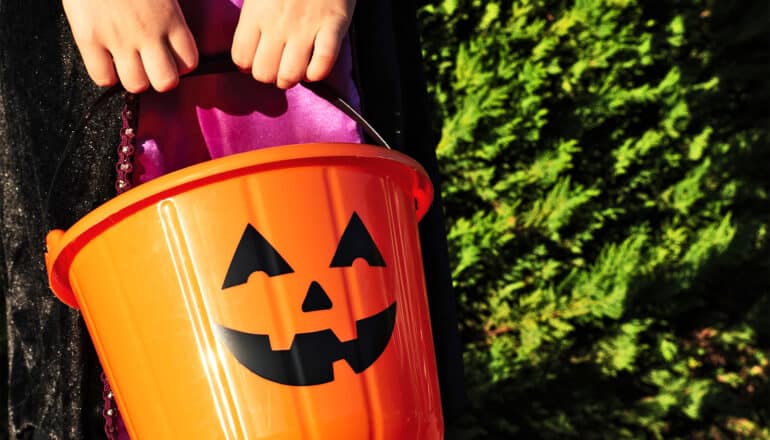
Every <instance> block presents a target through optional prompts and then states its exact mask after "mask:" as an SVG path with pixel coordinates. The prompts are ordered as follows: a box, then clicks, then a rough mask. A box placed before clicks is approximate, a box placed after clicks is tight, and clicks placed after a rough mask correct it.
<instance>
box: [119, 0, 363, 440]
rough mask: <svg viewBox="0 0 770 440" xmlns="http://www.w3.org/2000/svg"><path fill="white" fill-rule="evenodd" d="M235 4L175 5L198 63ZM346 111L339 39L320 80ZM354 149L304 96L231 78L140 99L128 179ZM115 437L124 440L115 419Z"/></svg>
mask: <svg viewBox="0 0 770 440" xmlns="http://www.w3.org/2000/svg"><path fill="white" fill-rule="evenodd" d="M242 3H243V0H181V1H180V4H181V6H182V9H183V10H184V13H185V18H186V19H187V23H188V25H189V26H190V30H191V31H192V33H193V35H194V36H195V40H196V43H197V45H198V50H199V52H200V54H201V56H206V55H216V54H229V53H230V45H231V43H232V36H233V32H234V31H235V26H236V23H237V21H238V15H239V13H240V8H241V5H242ZM325 82H326V83H327V84H328V85H329V86H331V88H332V89H334V90H335V91H336V92H337V93H338V94H339V95H340V96H341V97H343V98H345V99H346V100H347V101H348V103H350V104H351V105H353V106H354V107H356V108H357V107H358V106H359V97H358V92H357V90H356V86H355V83H354V82H353V74H352V58H351V49H350V44H349V42H348V40H347V39H346V40H345V42H344V44H343V47H342V49H341V50H340V55H339V58H338V60H337V64H336V65H335V67H334V69H333V70H332V73H331V75H330V76H329V78H327V80H326V81H325ZM309 142H353V143H360V142H361V135H360V131H359V129H358V127H357V125H356V123H355V122H354V121H353V120H351V119H350V118H348V117H347V116H346V115H345V114H343V113H342V112H341V111H339V110H338V109H337V108H336V107H334V106H332V105H331V104H329V103H328V102H327V101H326V100H324V99H323V98H320V97H319V96H317V95H315V94H314V93H313V92H311V91H310V90H308V89H306V88H304V87H303V86H302V85H298V86H296V87H294V88H292V89H290V90H287V91H282V90H280V89H278V88H276V87H275V86H272V85H265V84H261V83H258V82H257V81H255V80H254V79H253V78H252V77H251V76H249V75H246V74H242V73H238V72H232V73H222V74H210V75H202V76H194V77H190V78H184V79H182V80H181V82H180V84H179V86H178V87H177V88H176V89H174V90H172V91H170V92H167V93H162V94H160V93H155V92H147V93H145V94H143V95H142V96H141V98H140V107H139V122H138V127H137V138H136V146H137V149H136V155H135V159H134V173H133V180H134V183H135V184H140V183H142V182H147V181H149V180H152V179H154V178H156V177H158V176H161V175H163V174H166V173H169V172H172V171H175V170H178V169H181V168H184V167H186V166H189V165H193V164H196V163H199V162H202V161H205V160H209V159H216V158H218V157H222V156H227V155H229V154H235V153H241V152H245V151H251V150H256V149H260V148H267V147H273V146H280V145H290V144H299V143H309ZM117 425H118V438H119V439H121V440H124V439H125V440H128V439H129V437H128V434H127V432H126V430H125V427H124V425H123V423H122V420H117Z"/></svg>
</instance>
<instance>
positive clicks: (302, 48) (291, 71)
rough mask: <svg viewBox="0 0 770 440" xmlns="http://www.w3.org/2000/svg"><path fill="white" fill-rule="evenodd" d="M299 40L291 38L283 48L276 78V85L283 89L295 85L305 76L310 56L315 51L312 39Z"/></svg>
mask: <svg viewBox="0 0 770 440" xmlns="http://www.w3.org/2000/svg"><path fill="white" fill-rule="evenodd" d="M299 41H301V42H299ZM299 41H297V40H290V41H288V42H287V43H286V47H284V49H283V54H282V56H281V62H280V67H279V68H278V77H277V79H276V85H277V86H278V87H279V88H281V89H288V88H291V87H294V86H295V85H297V83H298V82H300V81H302V79H303V78H305V72H306V71H307V66H308V63H309V62H310V56H311V55H312V53H313V45H312V40H311V41H303V40H299Z"/></svg>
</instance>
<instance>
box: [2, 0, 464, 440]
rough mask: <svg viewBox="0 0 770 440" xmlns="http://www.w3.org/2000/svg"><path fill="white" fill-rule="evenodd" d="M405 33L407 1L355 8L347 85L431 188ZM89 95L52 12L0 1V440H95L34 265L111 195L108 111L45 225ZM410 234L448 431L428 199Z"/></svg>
mask: <svg viewBox="0 0 770 440" xmlns="http://www.w3.org/2000/svg"><path fill="white" fill-rule="evenodd" d="M414 20H415V15H414V6H413V5H412V4H411V3H410V2H402V1H394V2H392V3H391V2H366V1H360V2H359V5H358V9H357V11H356V16H355V19H354V25H353V28H354V29H353V42H354V48H355V55H354V56H355V64H356V73H357V82H358V84H359V87H360V89H361V95H362V104H363V107H364V113H365V114H366V115H367V117H368V118H370V119H371V121H372V122H373V124H374V125H375V126H376V127H377V128H378V129H379V130H380V131H382V133H383V135H384V136H385V137H386V138H387V139H388V140H389V141H391V142H392V143H393V144H394V145H395V146H396V147H397V148H399V149H400V150H402V151H405V152H406V153H408V154H410V155H412V156H413V157H415V158H416V159H417V160H418V161H420V162H421V163H422V164H423V166H424V167H425V168H426V169H427V170H428V172H429V174H430V175H431V179H432V180H433V182H434V184H435V185H438V184H439V183H440V182H439V177H438V172H437V165H436V158H435V152H434V146H435V140H436V139H435V136H434V134H433V133H431V132H430V131H429V127H430V124H429V121H428V119H427V114H428V113H427V105H426V101H425V91H424V83H423V78H422V75H421V72H420V52H419V46H418V38H417V33H416V26H415V22H414ZM396 30H398V32H396ZM98 93H99V90H98V89H97V88H96V87H94V86H93V85H92V84H91V82H90V80H89V79H88V77H87V76H86V74H85V71H84V69H83V66H82V62H81V61H80V58H79V56H78V55H77V51H76V48H75V47H74V44H73V42H72V39H71V36H70V33H69V30H68V27H67V24H66V21H65V19H64V16H63V13H62V11H61V5H60V3H59V2H49V1H42V0H24V1H22V0H0V212H1V213H2V214H1V215H2V225H1V226H0V227H1V228H2V229H1V230H0V258H2V263H3V265H2V266H1V267H0V288H2V292H3V298H4V306H5V319H6V326H5V328H7V353H6V355H7V359H8V362H7V365H8V367H7V370H5V369H0V373H2V374H4V377H3V378H2V379H3V380H2V385H3V388H2V391H3V394H4V397H6V398H7V414H6V416H7V426H8V434H9V435H8V437H9V438H20V439H92V438H94V439H96V438H104V434H103V431H102V426H103V422H102V420H101V417H100V415H99V406H100V401H101V382H100V380H99V377H98V374H99V368H98V361H97V360H96V357H95V354H94V352H93V348H92V346H91V343H90V340H89V338H88V335H87V333H86V331H85V329H84V326H83V324H82V320H81V319H80V316H79V314H78V313H77V312H75V311H73V310H70V309H68V308H67V307H66V306H64V305H62V304H61V303H59V302H58V301H57V300H56V299H55V298H54V297H53V295H52V294H51V292H50V291H49V290H48V286H47V281H46V279H45V269H44V265H43V241H44V235H45V232H46V231H47V229H48V227H49V225H54V226H57V227H68V226H69V225H71V224H72V223H73V222H74V221H75V220H76V219H78V218H80V217H81V216H83V215H84V214H85V213H87V212H88V211H90V210H91V209H93V208H94V207H95V206H97V205H99V204H100V203H102V202H103V201H105V200H107V199H108V198H109V197H111V196H112V195H113V193H114V190H113V188H112V185H113V182H114V168H113V166H114V161H115V157H114V149H115V146H116V145H117V142H118V138H117V134H118V130H119V126H120V125H119V124H120V119H119V103H118V102H114V103H112V105H110V106H108V107H106V108H104V111H103V112H101V113H100V115H99V116H98V117H97V118H96V119H95V120H94V121H92V122H91V124H90V128H89V129H88V130H87V131H86V133H85V135H84V137H83V139H82V142H81V143H80V145H79V147H78V148H77V150H76V151H75V152H74V153H73V154H72V155H71V156H70V158H69V159H68V160H67V161H66V162H65V165H64V172H63V174H62V175H61V177H60V178H59V179H58V182H57V184H56V187H55V191H54V197H53V200H54V203H52V205H53V206H52V208H53V209H52V210H53V212H52V216H51V219H50V222H49V221H48V220H47V218H46V210H47V208H46V207H45V206H44V205H45V199H46V195H47V190H48V185H49V183H50V181H51V177H52V174H53V172H54V169H55V167H56V164H57V162H58V160H59V156H60V152H61V149H62V148H63V146H64V145H65V143H66V138H67V136H68V135H69V133H70V132H71V130H72V129H73V127H74V125H75V124H76V123H77V121H78V119H79V118H80V117H81V116H82V115H83V113H84V111H85V110H86V108H87V106H88V105H89V104H90V103H91V102H93V100H94V99H95V98H96V96H97V95H98ZM420 231H421V235H422V250H423V256H424V261H425V266H426V278H427V280H426V281H427V284H428V291H429V300H430V307H431V319H432V325H433V329H434V340H435V342H436V351H437V360H438V365H439V372H440V374H439V375H440V384H441V392H442V398H443V400H444V409H445V415H446V418H447V419H449V418H451V417H452V415H453V414H455V413H456V412H457V410H458V408H459V407H460V405H461V404H462V402H463V393H462V367H461V365H462V364H461V359H460V345H459V340H458V338H457V331H456V318H455V306H454V297H453V295H452V292H451V284H450V278H449V267H448V264H447V251H446V238H445V231H444V226H443V216H442V214H441V209H440V199H439V198H437V200H436V203H434V206H433V209H431V211H430V212H429V213H428V215H427V216H426V218H425V219H424V220H423V222H422V224H421V226H420ZM2 414H3V412H2V411H0V415H2ZM0 438H2V432H1V431H0Z"/></svg>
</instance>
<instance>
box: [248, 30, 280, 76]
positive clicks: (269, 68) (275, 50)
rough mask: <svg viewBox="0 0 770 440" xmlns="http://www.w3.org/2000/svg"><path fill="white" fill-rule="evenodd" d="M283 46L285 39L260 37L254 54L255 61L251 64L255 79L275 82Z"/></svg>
mask: <svg viewBox="0 0 770 440" xmlns="http://www.w3.org/2000/svg"><path fill="white" fill-rule="evenodd" d="M283 48H284V42H283V41H275V40H270V39H268V38H261V39H260V41H259V46H258V47H257V53H256V54H254V63H253V64H252V66H251V75H252V76H253V77H254V79H256V80H257V81H259V82H262V83H265V84H274V83H275V80H276V78H277V76H278V66H279V65H280V63H281V55H282V53H283Z"/></svg>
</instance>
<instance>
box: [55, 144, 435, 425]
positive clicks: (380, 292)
mask: <svg viewBox="0 0 770 440" xmlns="http://www.w3.org/2000/svg"><path fill="white" fill-rule="evenodd" d="M432 195H433V193H432V188H431V185H430V181H429V179H428V177H427V175H426V173H425V171H424V170H423V169H422V168H421V167H420V166H419V165H418V164H417V163H416V162H415V161H414V160H412V159H411V158H408V157H407V156H404V155H402V154H400V153H397V152H393V151H389V150H386V149H384V148H380V147H373V146H366V145H353V144H305V145H294V146H284V147H279V148H271V149H265V150H260V151H254V152H250V153H243V154H238V155H235V156H229V157H225V158H222V159H217V160H213V161H210V162H206V163H202V164H199V165H196V166H193V167H189V168H186V169H184V170H181V171H177V172H175V173H171V174H168V175H166V176H163V177H160V178H158V179H156V180H153V181H151V182H149V183H146V184H144V185H141V186H139V187H137V188H134V189H132V190H130V191H128V192H126V193H124V194H122V195H120V196H118V197H116V198H114V199H113V200H110V201H109V202H107V203H105V204H104V205H102V206H100V207H98V208H97V209H96V210H94V211H93V212H91V213H90V214H88V215H87V216H86V217H84V218H83V219H82V220H80V221H79V222H78V223H76V224H75V225H74V226H73V227H72V228H70V229H69V230H68V231H66V232H63V231H61V230H56V231H52V232H51V233H50V234H49V235H48V238H47V241H48V253H47V254H46V265H47V268H48V273H49V280H50V283H51V287H52V289H53V290H54V292H55V293H56V295H57V296H58V297H59V298H60V299H61V300H62V301H63V302H65V303H66V304H68V305H70V306H72V307H77V308H80V310H81V311H82V314H83V317H84V319H85V322H86V324H87V326H88V329H89V332H90V334H91V337H92V339H93V341H94V344H95V346H96V349H97V352H98V354H99V358H100V360H101V362H102V365H103V366H104V370H105V372H106V374H107V376H108V378H109V381H110V384H111V385H112V387H113V390H114V393H115V396H116V399H117V403H118V407H119V409H120V411H121V414H122V415H123V418H124V421H125V422H126V425H127V428H128V431H129V434H130V435H131V437H132V438H134V439H298V438H308V439H363V438H377V439H436V438H441V437H442V435H443V422H442V416H441V400H440V397H439V390H438V382H437V379H436V377H437V376H436V365H435V359H434V351H433V346H432V337H431V330H430V318H429V314H428V306H427V299H426V294H425V285H424V275H423V271H422V259H421V256H420V247H419V240H418V230H417V222H418V221H419V219H420V218H421V217H422V216H423V215H424V214H425V211H426V210H427V209H428V207H429V205H430V203H431V200H432Z"/></svg>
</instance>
